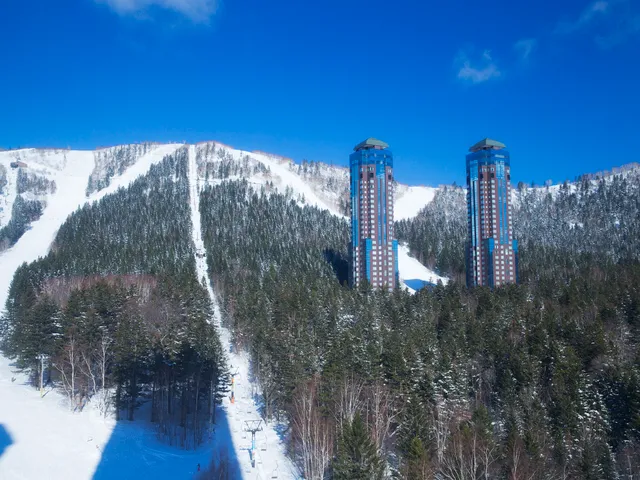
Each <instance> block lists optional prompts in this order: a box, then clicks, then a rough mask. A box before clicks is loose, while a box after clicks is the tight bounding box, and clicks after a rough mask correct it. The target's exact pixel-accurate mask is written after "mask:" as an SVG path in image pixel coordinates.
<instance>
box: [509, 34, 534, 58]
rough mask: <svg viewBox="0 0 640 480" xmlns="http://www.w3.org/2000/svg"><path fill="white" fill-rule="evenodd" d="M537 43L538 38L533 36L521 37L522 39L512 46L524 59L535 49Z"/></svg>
mask: <svg viewBox="0 0 640 480" xmlns="http://www.w3.org/2000/svg"><path fill="white" fill-rule="evenodd" d="M537 44H538V40H536V39H535V38H523V39H522V40H518V41H517V42H516V43H515V44H514V45H513V48H514V49H515V50H516V52H518V55H520V58H521V59H522V60H526V59H527V58H529V55H531V52H533V50H535V48H536V45H537Z"/></svg>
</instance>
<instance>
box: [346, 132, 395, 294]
mask: <svg viewBox="0 0 640 480" xmlns="http://www.w3.org/2000/svg"><path fill="white" fill-rule="evenodd" d="M388 147H389V145H387V144H386V143H384V142H382V141H380V140H376V139H375V138H368V139H366V140H365V141H363V142H361V143H359V144H358V145H356V146H355V148H354V149H353V150H354V152H353V153H352V154H351V156H350V157H349V160H350V162H349V163H350V172H351V248H350V252H349V253H350V265H349V284H350V285H351V286H357V285H361V284H363V283H364V282H369V284H371V286H372V287H374V288H382V287H385V288H390V289H393V288H395V287H396V286H397V285H398V283H399V278H398V241H397V240H395V239H394V231H393V155H392V153H391V151H390V150H389V149H388Z"/></svg>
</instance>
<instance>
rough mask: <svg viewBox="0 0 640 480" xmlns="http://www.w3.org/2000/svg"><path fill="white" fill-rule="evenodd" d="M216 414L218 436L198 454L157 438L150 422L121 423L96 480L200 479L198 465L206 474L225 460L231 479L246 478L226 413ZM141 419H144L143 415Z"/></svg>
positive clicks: (205, 444)
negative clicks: (172, 445)
mask: <svg viewBox="0 0 640 480" xmlns="http://www.w3.org/2000/svg"><path fill="white" fill-rule="evenodd" d="M216 412H217V413H216V425H215V433H213V435H212V438H211V439H210V440H209V441H205V442H204V443H203V444H202V445H201V446H200V447H198V449H196V450H182V449H180V448H178V447H171V446H169V445H167V444H166V443H163V442H162V441H160V440H159V439H158V438H157V437H156V433H155V432H156V429H155V426H154V425H153V424H151V423H149V422H145V421H143V420H136V421H134V422H129V421H127V420H121V421H119V422H117V423H116V426H115V427H114V429H113V432H112V434H111V437H110V438H109V442H108V443H107V445H105V447H104V449H103V450H102V457H101V459H100V463H99V464H98V466H97V467H96V471H95V473H94V475H93V479H94V480H107V479H114V478H117V479H123V480H124V479H140V478H153V479H155V480H158V479H167V480H169V479H171V480H174V479H175V480H179V479H191V478H198V477H196V475H197V473H198V465H200V468H201V471H202V472H204V471H206V470H207V469H208V467H209V465H210V464H211V462H212V460H213V461H214V462H215V463H216V464H217V463H218V462H219V459H220V458H221V457H222V458H225V459H226V460H227V462H228V464H229V465H228V466H229V478H234V479H235V478H242V472H241V468H240V465H239V463H238V458H237V454H236V452H235V451H234V448H233V443H232V441H231V432H230V430H229V422H228V420H227V416H226V412H225V410H224V409H223V408H221V407H218V408H217V409H216ZM138 416H139V417H140V416H141V413H140V412H139V413H138ZM205 478H206V477H205Z"/></svg>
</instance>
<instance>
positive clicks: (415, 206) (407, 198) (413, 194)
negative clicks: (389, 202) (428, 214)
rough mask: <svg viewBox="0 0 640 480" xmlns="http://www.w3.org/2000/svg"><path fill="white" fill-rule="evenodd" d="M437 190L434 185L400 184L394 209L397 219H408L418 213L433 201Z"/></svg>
mask: <svg viewBox="0 0 640 480" xmlns="http://www.w3.org/2000/svg"><path fill="white" fill-rule="evenodd" d="M437 190H438V189H437V188H434V187H423V186H417V187H408V186H406V185H398V189H397V191H396V198H395V206H394V210H393V212H394V218H395V220H396V221H400V220H407V219H409V218H413V217H415V216H416V215H418V212H419V211H420V210H422V209H423V208H424V207H426V206H427V205H428V204H429V203H431V201H432V200H433V197H434V196H435V195H436V191H437Z"/></svg>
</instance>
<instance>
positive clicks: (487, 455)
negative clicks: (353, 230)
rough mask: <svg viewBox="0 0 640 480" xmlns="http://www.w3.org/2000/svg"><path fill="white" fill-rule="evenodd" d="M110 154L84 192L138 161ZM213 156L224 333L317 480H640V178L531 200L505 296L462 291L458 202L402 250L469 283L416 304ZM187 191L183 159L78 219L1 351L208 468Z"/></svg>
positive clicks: (40, 272) (428, 217) (336, 223)
mask: <svg viewBox="0 0 640 480" xmlns="http://www.w3.org/2000/svg"><path fill="white" fill-rule="evenodd" d="M140 148H143V147H140ZM114 152H115V153H114V154H113V155H120V157H121V158H120V157H118V158H120V160H110V159H108V158H107V157H105V158H106V160H105V161H104V162H103V163H104V165H110V166H109V167H108V168H105V169H101V170H100V172H98V173H96V176H95V178H94V181H95V183H94V184H93V185H89V188H88V191H93V190H95V189H98V188H102V187H104V186H105V185H106V184H108V182H109V180H105V179H109V178H111V175H112V174H113V173H109V172H118V171H119V169H120V168H121V167H120V164H121V163H122V162H124V163H127V162H130V161H132V160H130V153H131V152H130V153H126V152H125V153H121V154H118V153H117V152H116V151H114ZM136 152H137V150H136ZM197 152H198V157H197V161H198V167H199V170H200V174H201V176H202V177H203V178H205V179H207V180H209V183H212V184H214V185H210V186H208V187H206V188H205V190H204V191H203V192H202V194H201V196H200V211H201V214H202V237H203V239H204V242H205V247H206V251H207V262H208V269H209V275H210V276H211V279H212V281H213V285H214V288H215V290H216V293H217V296H218V299H219V302H220V307H221V311H222V315H223V322H224V323H225V324H226V325H227V326H228V327H229V328H230V329H231V331H232V334H233V344H234V348H236V349H238V350H244V351H246V352H248V353H249V354H250V357H251V360H252V374H253V377H254V379H255V380H256V382H257V384H258V387H259V388H258V393H259V396H260V401H261V405H262V414H263V416H264V418H265V419H266V420H268V421H280V422H282V424H283V425H285V426H286V428H287V430H286V432H284V438H286V442H287V444H288V447H289V451H290V454H291V456H292V458H294V460H295V462H296V463H297V464H298V465H299V467H300V471H301V472H302V474H303V475H304V477H305V478H307V479H325V478H334V479H376V478H388V477H393V478H404V479H431V478H437V479H489V478H503V479H513V480H516V479H532V480H533V479H540V480H542V479H582V478H586V479H610V478H620V479H629V480H630V479H632V478H637V477H638V475H640V433H639V432H640V350H639V348H638V345H639V342H640V263H639V261H638V252H639V251H640V249H639V248H638V247H640V245H638V239H639V238H640V195H638V191H639V185H640V181H639V180H638V176H637V175H634V174H633V172H631V173H629V174H628V175H625V176H624V177H623V176H620V177H607V178H606V179H599V180H598V179H596V180H593V179H587V178H585V179H583V180H582V181H581V182H578V183H577V184H573V185H565V186H562V187H559V188H555V189H545V188H539V189H525V188H523V187H520V188H519V192H518V194H517V196H516V202H515V205H514V207H515V208H514V220H515V227H516V236H517V237H518V238H519V239H520V245H521V249H520V260H521V261H520V266H521V271H520V275H521V279H522V283H521V284H520V285H517V286H506V287H503V288H499V289H496V290H489V289H485V288H478V289H473V290H469V289H467V288H466V287H465V286H464V284H463V282H464V242H465V240H466V238H465V237H466V207H465V203H464V202H465V197H464V191H463V190H461V189H459V188H455V187H451V188H446V189H441V190H440V191H439V192H438V193H437V195H436V198H435V199H434V201H433V202H432V203H431V204H429V205H428V206H427V207H426V208H425V209H424V210H423V211H422V212H421V213H420V214H419V215H418V217H416V218H415V219H412V220H407V221H403V222H398V229H397V231H398V234H399V237H400V239H401V240H402V241H405V242H407V243H408V244H409V246H410V248H411V251H412V252H413V254H414V255H416V257H418V258H419V259H420V260H421V261H422V262H424V263H425V264H427V265H428V266H430V267H433V268H435V269H437V270H438V271H440V272H441V273H444V274H446V275H448V276H449V277H450V278H451V279H452V281H451V282H450V283H449V284H448V285H447V286H443V285H437V286H435V287H434V288H432V289H423V290H421V291H419V292H418V293H416V294H415V295H410V294H409V293H407V292H405V291H403V290H401V289H398V290H396V291H392V292H384V291H373V290H370V289H368V288H366V287H365V288H362V289H350V288H348V287H347V286H346V285H345V280H346V276H347V261H348V257H347V246H348V243H349V226H348V223H347V222H346V221H345V220H344V219H341V218H338V217H336V216H333V215H331V214H330V213H329V212H327V211H324V210H320V209H317V208H315V207H309V206H303V205H302V202H301V201H300V199H299V198H297V197H294V195H293V194H292V193H291V192H288V191H286V192H282V193H277V192H276V191H274V189H273V185H272V184H271V183H269V182H267V183H266V184H265V185H263V186H261V187H256V186H255V185H254V184H250V183H249V182H246V181H241V180H233V181H231V180H232V178H233V177H235V176H243V175H247V174H252V173H255V172H261V173H264V174H269V172H268V170H266V169H264V166H263V165H262V164H261V163H259V162H253V161H251V159H250V158H247V160H246V162H245V161H244V160H241V161H240V162H239V161H237V160H233V159H232V158H231V157H230V156H229V155H226V154H225V152H224V149H214V148H209V147H207V146H206V145H205V146H203V147H199V148H198V150H197ZM134 154H135V155H137V154H139V153H135V152H133V153H131V155H134ZM109 158H111V157H109ZM114 158H115V157H114ZM309 168H311V167H309ZM186 170H187V149H186V148H181V149H179V150H178V151H177V152H176V154H174V155H172V156H168V157H166V158H165V159H164V161H162V162H161V163H160V164H158V165H156V166H154V167H152V168H151V170H150V171H149V173H148V174H147V175H145V176H143V177H141V178H139V179H138V180H137V181H136V182H134V183H133V184H132V185H131V186H130V187H129V188H128V189H121V190H119V191H118V192H117V193H115V194H113V195H109V196H106V197H105V198H104V199H102V200H100V201H99V202H97V203H93V204H90V205H87V206H85V207H83V208H82V209H80V210H78V211H77V212H76V213H74V214H73V215H72V216H71V217H70V218H69V219H68V220H67V221H66V222H65V224H64V225H63V226H62V227H61V228H60V230H59V232H58V234H57V236H56V239H55V242H54V244H53V247H52V249H51V252H50V254H49V255H47V256H46V257H45V258H43V259H40V260H39V261H37V262H34V263H32V264H28V265H27V264H25V265H23V266H22V267H21V268H20V269H19V270H18V271H17V272H16V275H15V277H14V280H13V283H12V286H11V291H10V296H9V299H8V301H7V305H6V308H7V313H6V315H5V317H4V318H3V319H2V322H1V332H0V333H1V334H2V339H3V341H2V350H3V353H4V354H5V355H8V356H10V357H12V358H15V359H16V361H17V363H18V364H19V365H20V366H21V367H23V368H25V369H28V370H29V371H31V372H32V373H33V377H34V382H35V383H36V384H37V383H38V379H39V377H40V373H41V372H40V368H41V362H40V360H39V359H40V358H45V359H46V360H45V365H46V367H45V372H44V374H45V375H44V376H45V381H50V382H52V383H55V384H57V385H59V387H60V388H61V389H63V390H64V391H65V392H66V393H67V395H68V397H69V405H70V406H71V408H74V409H81V408H82V406H83V405H84V403H85V402H86V401H87V399H91V400H92V401H94V400H95V401H98V402H101V405H102V406H103V408H104V411H105V412H107V411H109V409H112V410H113V411H115V412H117V414H118V415H119V416H120V418H134V417H135V416H136V415H138V410H137V407H138V406H139V405H140V404H141V403H142V402H145V401H147V403H148V404H150V405H151V409H150V415H151V420H152V421H153V422H155V423H156V424H157V426H158V431H159V433H160V435H161V436H162V437H163V438H164V439H165V440H166V441H168V442H170V443H172V444H176V445H180V446H183V447H187V448H190V447H192V446H195V445H198V444H199V443H200V441H201V440H202V439H203V437H204V434H205V433H206V429H207V428H208V425H209V422H210V420H211V419H212V415H213V413H214V409H215V406H216V404H217V402H218V401H219V399H220V398H221V396H222V395H224V394H225V392H224V389H225V385H226V384H227V383H228V373H227V371H226V365H225V361H224V354H223V352H222V348H221V345H220V342H219V340H218V336H217V333H216V331H215V329H214V327H213V326H211V325H210V323H209V320H210V318H211V309H212V306H211V305H210V302H209V299H208V296H207V293H206V290H205V288H204V287H203V286H202V280H203V279H199V278H196V268H195V260H194V251H193V249H194V247H193V245H192V241H191V229H192V225H191V223H190V212H189V204H188V196H189V193H188V181H187V171H186ZM104 172H107V173H106V176H105V175H103V174H104ZM221 179H227V180H226V181H225V182H221V181H220V180H221ZM329 180H331V179H329ZM329 180H327V182H329ZM105 182H106V183H105Z"/></svg>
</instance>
